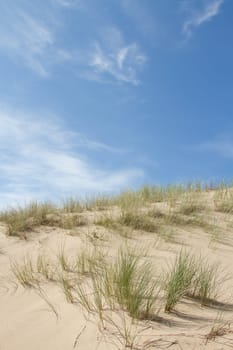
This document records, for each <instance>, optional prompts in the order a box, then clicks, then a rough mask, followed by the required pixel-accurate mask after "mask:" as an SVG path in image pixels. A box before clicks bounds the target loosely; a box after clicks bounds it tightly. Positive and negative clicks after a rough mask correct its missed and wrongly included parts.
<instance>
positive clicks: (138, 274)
mask: <svg viewBox="0 0 233 350" xmlns="http://www.w3.org/2000/svg"><path fill="white" fill-rule="evenodd" d="M139 260H140V259H139V258H138V257H135V256H133V255H132V254H130V253H129V251H128V250H125V251H124V250H119V251H118V254H117V257H116V259H115V260H114V261H113V262H112V263H111V264H109V263H108V264H107V263H106V262H104V263H102V264H101V265H99V266H98V267H97V266H95V267H94V268H92V271H91V274H90V280H89V283H88V284H87V285H86V284H83V285H80V284H79V285H78V286H77V291H78V295H79V301H80V303H81V304H82V305H83V306H84V308H85V309H86V310H87V311H90V310H91V311H93V310H95V312H97V313H98V315H99V317H100V318H103V312H104V310H105V309H107V310H108V309H111V310H117V309H119V308H120V309H121V310H123V311H125V312H128V313H129V315H130V316H131V317H132V318H135V319H139V318H140V319H141V318H149V317H150V316H151V315H152V314H153V312H154V310H155V303H156V300H157V287H158V282H157V280H154V279H153V274H152V268H151V266H150V264H149V263H145V262H144V263H143V262H140V261H139ZM86 290H89V293H86ZM90 290H91V291H92V292H90ZM90 295H92V298H90Z"/></svg>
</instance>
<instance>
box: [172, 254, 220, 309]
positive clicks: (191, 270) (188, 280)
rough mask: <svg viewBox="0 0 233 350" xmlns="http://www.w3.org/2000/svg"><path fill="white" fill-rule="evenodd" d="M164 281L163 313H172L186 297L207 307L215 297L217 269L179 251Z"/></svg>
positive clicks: (201, 259)
mask: <svg viewBox="0 0 233 350" xmlns="http://www.w3.org/2000/svg"><path fill="white" fill-rule="evenodd" d="M165 281H166V282H165V299H166V305H165V311H167V312H170V311H172V310H173V309H174V307H175V306H176V304H177V303H178V302H179V301H180V300H181V299H182V298H183V297H187V296H188V297H191V298H195V299H196V300H199V301H200V303H201V304H202V305H208V304H210V303H212V302H213V301H214V300H215V299H216V297H217V286H218V284H219V282H220V279H219V269H218V267H217V265H216V264H212V265H211V264H209V263H208V261H207V260H205V259H203V258H202V257H199V258H198V260H197V259H195V258H194V256H193V255H190V254H188V253H186V252H183V251H181V252H180V254H179V255H178V256H177V258H176V260H175V263H174V265H173V266H171V268H170V270H169V271H168V272H167V273H166V275H165Z"/></svg>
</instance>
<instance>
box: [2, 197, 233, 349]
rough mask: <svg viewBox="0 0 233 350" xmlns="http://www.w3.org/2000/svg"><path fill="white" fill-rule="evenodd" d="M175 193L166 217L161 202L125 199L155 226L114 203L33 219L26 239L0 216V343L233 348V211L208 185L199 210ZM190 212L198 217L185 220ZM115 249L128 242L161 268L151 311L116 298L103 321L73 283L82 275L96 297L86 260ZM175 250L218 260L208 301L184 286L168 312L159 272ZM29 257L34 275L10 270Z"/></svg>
mask: <svg viewBox="0 0 233 350" xmlns="http://www.w3.org/2000/svg"><path fill="white" fill-rule="evenodd" d="M180 198H181V197H179V198H178V199H177V198H176V201H175V204H174V206H173V209H172V211H173V214H174V215H176V219H174V217H175V216H174V217H169V218H168V217H165V216H164V215H165V214H166V213H167V214H166V215H170V214H171V211H170V212H169V209H168V208H167V207H166V205H165V204H164V202H163V203H153V202H151V201H150V203H149V202H148V203H144V202H143V205H142V206H140V207H137V208H136V209H135V208H134V207H133V209H132V208H130V212H131V214H132V212H133V213H134V214H135V213H137V215H138V220H139V219H140V218H142V217H144V218H145V217H147V216H148V217H150V224H151V223H153V224H154V226H153V225H152V226H151V227H149V226H147V227H146V226H145V227H144V229H143V227H141V228H140V223H139V221H138V222H137V223H136V224H135V222H130V221H129V222H128V223H127V222H126V221H124V220H125V218H124V220H123V219H122V209H121V208H120V206H119V205H118V206H117V205H114V206H110V205H109V206H107V207H106V208H101V209H102V210H99V209H98V208H96V207H95V208H92V210H84V211H82V213H81V214H80V213H79V215H81V216H82V217H83V218H85V220H86V221H85V223H84V224H82V225H78V224H77V225H76V224H74V225H73V226H72V227H70V228H68V229H67V228H62V227H57V226H59V225H56V224H55V223H54V224H53V225H50V224H49V225H48V224H47V225H34V226H33V227H32V228H31V229H27V232H26V234H27V239H26V240H25V239H22V238H21V237H17V236H9V235H8V225H7V223H6V221H5V222H4V220H2V223H1V226H0V231H1V234H0V281H1V283H0V310H1V313H0V318H1V319H0V323H1V327H0V340H1V341H0V349H2V350H15V349H24V350H25V349H28V350H29V349H35V350H42V349H49V350H64V349H75V348H76V349H81V350H82V349H83V350H84V349H96V348H98V349H116V348H118V349H124V348H130V346H131V348H132V349H166V348H169V349H229V348H231V347H233V327H232V319H233V288H232V287H233V258H232V257H233V216H232V215H231V213H229V212H220V211H218V210H216V208H215V207H214V204H213V203H214V202H213V193H212V192H211V193H207V192H202V193H201V195H200V196H199V199H200V198H202V203H204V207H203V208H199V209H200V210H199V211H198V208H197V210H196V209H195V213H194V211H191V212H190V213H188V210H187V213H184V212H185V211H184V212H182V213H181V211H179V210H180V209H179V208H180V200H181V199H180ZM206 198H207V199H206ZM189 205H190V203H189ZM186 206H187V203H186ZM124 210H125V209H124ZM128 211H129V208H128ZM159 211H160V212H159ZM153 212H154V215H152V214H153ZM151 213H152V214H151ZM161 213H162V214H161ZM169 213H170V214H169ZM149 214H150V215H149ZM59 215H63V214H59ZM64 215H65V214H64ZM66 215H67V214H66ZM69 215H74V214H69ZM177 218H178V219H177ZM188 218H189V219H190V218H194V219H195V220H191V221H190V220H189V221H188ZM134 219H135V217H134ZM197 219H198V220H199V221H198V220H197ZM147 224H148V223H147ZM137 225H138V227H136V226H137ZM120 249H127V250H128V251H129V252H131V253H132V252H133V254H136V255H138V256H139V257H140V261H142V262H148V263H150V264H151V268H152V275H153V278H158V277H160V287H159V293H158V295H157V299H156V303H155V305H154V309H153V310H154V311H153V314H151V315H150V317H147V319H139V320H138V319H132V317H130V316H129V312H128V311H127V310H126V309H124V307H120V306H119V305H118V306H116V304H115V306H114V307H113V308H112V309H111V310H110V308H109V305H106V302H105V304H104V305H103V316H102V317H103V319H102V320H101V318H100V315H99V314H98V312H96V310H94V309H93V310H90V312H88V310H87V308H85V307H84V305H82V301H81V300H80V294H79V293H78V292H77V290H76V286H77V285H81V286H82V285H83V286H85V283H87V284H86V287H85V289H82V290H85V292H86V294H87V295H89V298H90V300H92V298H93V290H91V287H90V286H91V284H90V283H89V282H88V281H89V280H90V279H91V277H90V274H91V273H92V272H93V271H92V269H95V267H96V266H97V265H98V264H99V265H98V266H100V265H101V264H103V265H108V264H109V265H111V264H112V263H113V262H114V261H115V259H116V257H117V254H119V251H120ZM181 249H183V251H185V252H186V253H188V254H190V256H191V255H193V256H196V259H197V260H198V259H200V256H202V258H203V259H204V258H205V259H206V261H208V264H209V265H211V266H216V271H218V274H216V281H217V284H216V286H215V291H214V292H216V293H214V294H213V300H209V301H208V302H205V303H204V305H202V303H200V300H199V299H198V298H192V297H189V296H188V295H182V297H181V298H180V300H179V302H177V304H176V305H175V307H174V308H173V309H172V310H171V312H165V311H164V306H165V303H166V290H164V289H165V287H164V285H165V284H164V279H163V278H164V276H165V275H166V272H167V271H168V270H169V269H171V267H172V266H174V263H175V259H176V257H177V255H178V254H179V253H180V251H181ZM38 256H39V257H40V258H41V260H38ZM91 257H92V258H91ZM85 259H86V260H85ZM91 259H93V261H94V259H95V261H97V263H96V265H95V263H93V261H92V263H93V264H94V265H93V264H92V265H91V264H89V263H90V261H91ZM77 261H78V262H79V263H78V264H77ZM43 263H44V265H43ZM30 264H31V273H32V274H33V278H31V280H30V278H29V277H28V275H27V276H25V279H27V278H28V283H27V281H26V282H25V284H23V283H22V281H20V280H19V278H17V273H16V270H17V269H18V271H19V270H20V269H21V270H20V271H21V272H22V269H23V267H25V266H27V268H29V267H28V266H30ZM65 264H66V265H67V266H65ZM88 264H89V266H88ZM214 264H215V265H214ZM217 266H218V269H217ZM98 268H99V267H98ZM43 269H44V270H43ZM29 270H30V269H29ZM42 270H43V271H42ZM95 271H97V270H95ZM46 273H47V276H46ZM29 274H30V273H29ZM161 276H162V277H163V278H162V277H161ZM63 277H64V280H65V282H67V283H68V287H67V291H68V293H69V292H70V294H71V295H70V299H69V294H68V297H67V295H66V293H65V288H64V284H62V282H61V281H62V278H63ZM33 279H34V280H33ZM64 280H63V281H64ZM161 280H163V282H161ZM65 282H64V283H65ZM127 327H128V328H127ZM126 328H127V329H128V338H129V339H128V342H127V339H126V338H127V337H126V333H125V332H126ZM211 331H212V333H211Z"/></svg>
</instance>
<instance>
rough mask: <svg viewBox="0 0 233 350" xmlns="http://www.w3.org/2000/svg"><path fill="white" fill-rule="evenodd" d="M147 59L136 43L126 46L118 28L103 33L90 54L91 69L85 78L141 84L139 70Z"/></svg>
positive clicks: (89, 64)
mask: <svg viewBox="0 0 233 350" xmlns="http://www.w3.org/2000/svg"><path fill="white" fill-rule="evenodd" d="M146 61H147V57H146V55H145V54H144V53H143V52H142V51H141V50H140V48H139V46H138V45H137V44H136V43H131V44H126V43H125V42H124V40H123V37H122V34H121V32H120V31H119V30H117V29H116V28H110V29H108V30H106V31H105V32H104V33H103V36H102V39H101V40H100V41H98V42H95V43H94V44H93V45H92V47H91V49H90V52H89V54H88V66H89V69H88V70H87V71H86V73H85V77H87V78H88V79H93V80H97V81H102V82H114V81H116V82H126V83H131V84H133V85H138V84H139V82H140V81H139V78H138V70H139V69H140V68H141V67H142V66H143V65H144V64H145V63H146Z"/></svg>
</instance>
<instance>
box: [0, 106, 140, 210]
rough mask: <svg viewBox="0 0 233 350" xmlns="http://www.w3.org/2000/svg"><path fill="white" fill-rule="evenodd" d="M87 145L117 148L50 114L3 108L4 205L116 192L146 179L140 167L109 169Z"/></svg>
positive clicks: (0, 194) (0, 164) (0, 166)
mask: <svg viewBox="0 0 233 350" xmlns="http://www.w3.org/2000/svg"><path fill="white" fill-rule="evenodd" d="M12 140H14V142H12ZM87 149H89V151H93V150H95V151H98V152H100V151H101V152H117V151H118V150H117V149H115V148H112V147H110V146H108V145H105V144H103V143H99V142H96V141H92V140H89V139H88V138H87V137H84V136H83V135H82V134H78V133H74V132H71V131H70V130H67V129H65V127H64V125H62V123H61V122H60V121H59V120H58V119H54V118H53V117H51V116H48V115H46V116H45V118H44V119H41V118H38V117H37V116H35V115H30V116H29V115H25V113H19V112H18V111H12V110H10V111H9V110H6V109H4V108H0V182H1V190H0V198H1V199H0V206H3V205H7V204H15V203H16V202H21V203H22V202H24V201H27V200H31V199H38V200H40V199H47V198H50V199H58V198H61V197H64V196H68V195H71V194H72V195H84V194H85V193H97V192H98V193H99V192H104V191H108V192H112V191H116V190H119V189H122V188H124V187H126V186H129V185H132V184H133V183H134V182H135V181H138V180H140V179H143V176H144V173H143V171H142V170H141V169H140V168H124V167H123V168H120V169H104V168H103V167H101V168H100V167H98V166H96V165H94V163H92V161H91V158H90V156H89V157H87ZM89 153H90V152H89ZM95 164H96V159H95Z"/></svg>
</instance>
